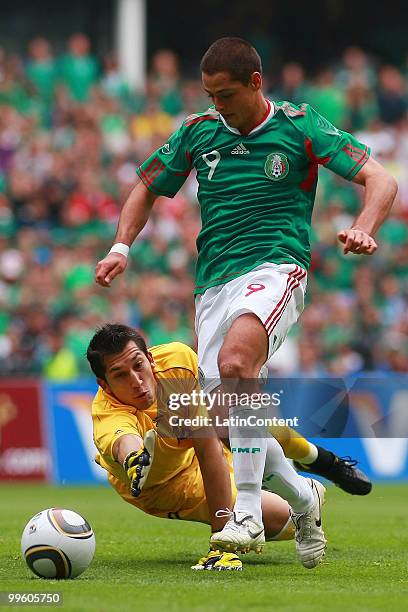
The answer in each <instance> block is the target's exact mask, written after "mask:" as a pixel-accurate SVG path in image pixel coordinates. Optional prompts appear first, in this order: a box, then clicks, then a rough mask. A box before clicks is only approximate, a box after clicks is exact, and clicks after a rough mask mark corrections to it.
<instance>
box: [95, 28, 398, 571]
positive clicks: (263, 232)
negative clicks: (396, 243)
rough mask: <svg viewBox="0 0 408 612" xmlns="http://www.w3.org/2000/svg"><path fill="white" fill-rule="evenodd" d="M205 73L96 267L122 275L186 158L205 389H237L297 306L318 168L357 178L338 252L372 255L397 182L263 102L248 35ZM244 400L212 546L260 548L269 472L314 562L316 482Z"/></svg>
mask: <svg viewBox="0 0 408 612" xmlns="http://www.w3.org/2000/svg"><path fill="white" fill-rule="evenodd" d="M201 70H202V78H203V85H204V89H205V90H206V91H207V93H208V95H209V97H210V98H211V100H212V102H213V106H212V107H211V108H210V109H209V110H208V111H207V112H204V113H198V114H196V115H191V116H189V117H188V118H187V119H186V120H185V121H184V122H183V124H182V126H181V128H180V129H179V130H178V131H177V132H175V133H174V134H173V135H172V136H171V137H170V138H169V140H168V142H167V143H165V144H164V145H163V146H162V147H161V148H160V149H159V150H157V151H156V152H155V153H153V154H152V155H151V157H150V158H149V159H147V160H146V161H145V162H144V163H143V164H142V165H141V166H140V168H138V170H137V172H138V175H139V177H140V179H141V180H140V182H139V183H138V184H137V185H136V186H135V188H134V189H133V191H132V192H131V194H130V196H129V198H128V200H127V201H126V203H125V205H124V207H123V210H122V213H121V216H120V220H119V226H118V231H117V234H116V240H115V244H114V246H113V247H112V249H111V251H110V252H109V254H108V255H107V256H106V257H105V258H104V259H103V260H102V261H100V262H99V263H98V264H97V267H96V280H97V282H98V283H99V284H101V285H102V286H110V283H111V282H112V280H113V279H114V278H115V276H117V275H118V274H120V273H121V272H123V271H124V269H125V267H126V257H127V254H128V251H129V247H130V245H131V244H132V243H133V241H134V239H135V238H136V236H137V235H138V234H139V232H140V231H141V229H142V228H143V227H144V225H145V223H146V221H147V219H148V217H149V214H150V211H151V207H152V205H153V203H154V200H155V198H156V197H157V196H159V195H164V196H168V197H173V196H174V195H175V194H176V193H177V191H178V190H179V189H180V187H181V186H182V185H183V183H184V181H185V180H186V178H187V176H188V175H189V173H190V171H191V170H192V169H193V168H194V169H195V170H196V172H197V180H198V185H199V187H198V200H199V202H200V205H201V217H202V229H201V232H200V234H199V236H198V239H197V247H198V261H197V270H196V289H195V295H196V311H197V316H196V331H197V335H198V355H199V365H200V368H201V371H202V374H203V380H204V383H203V386H204V390H205V391H207V392H209V391H211V390H213V389H214V388H215V387H216V385H217V384H219V382H218V381H219V379H221V382H222V385H223V388H224V389H231V380H234V381H238V382H235V383H234V384H235V387H234V389H238V390H240V389H243V388H246V387H245V382H246V381H250V380H255V379H257V377H258V375H259V373H260V371H261V369H262V368H263V366H264V365H265V363H266V362H267V361H268V359H269V358H270V357H271V355H272V354H273V353H274V352H275V351H276V350H277V348H278V347H279V346H280V345H281V343H282V342H283V341H284V339H285V337H286V335H287V333H288V331H289V329H290V328H291V326H292V325H293V324H294V323H295V322H296V320H297V318H298V317H299V315H300V313H301V312H302V309H303V300H304V292H305V289H306V278H307V269H308V266H309V262H310V246H309V236H310V224H311V215H312V209H313V204H314V199H315V193H316V186H317V175H318V166H319V164H320V165H323V166H326V167H327V168H329V169H330V170H332V171H333V172H335V173H336V174H339V175H340V176H342V177H343V178H345V179H347V180H352V181H354V182H356V183H358V184H360V185H363V186H364V187H365V192H364V201H363V207H362V210H361V212H360V213H359V215H358V216H357V218H356V219H355V221H354V223H353V225H352V227H351V228H345V229H344V230H342V231H341V232H339V233H338V236H337V237H338V239H339V241H340V242H341V243H342V244H343V245H344V253H345V254H346V253H348V252H352V253H357V254H361V255H363V254H365V255H371V254H373V253H374V252H375V250H376V249H377V244H376V242H375V239H374V235H375V233H376V231H377V230H378V228H379V227H380V225H381V224H382V222H383V221H384V219H385V218H386V216H387V214H388V212H389V210H390V208H391V206H392V202H393V200H394V197H395V195H396V191H397V186H396V182H395V180H394V179H393V178H392V177H391V176H390V175H389V174H388V173H387V172H386V171H385V169H384V168H382V166H381V165H380V164H378V163H377V162H376V161H374V160H373V159H372V158H371V157H370V151H369V149H368V147H367V146H365V145H364V144H362V143H360V142H358V141H357V140H356V139H355V138H354V137H353V136H352V135H351V134H348V133H346V132H343V131H341V130H338V129H337V128H336V127H334V126H333V125H332V124H331V123H329V122H328V121H327V120H326V119H325V118H324V117H322V116H321V115H319V113H317V112H316V111H315V110H314V109H312V108H311V107H310V106H309V105H307V104H301V105H300V106H295V105H294V104H291V103H290V102H276V101H274V102H271V101H269V100H267V99H266V98H265V97H264V95H263V93H262V68H261V62H260V58H259V55H258V54H257V52H256V50H255V49H254V48H253V47H252V46H251V45H250V44H249V43H248V42H246V41H244V40H242V39H238V38H222V39H219V40H217V41H216V42H215V43H213V44H212V45H211V47H210V48H209V49H208V51H207V52H206V53H205V55H204V57H203V59H202V61H201ZM250 410H251V406H250V405H249V406H248V405H246V404H244V403H240V402H238V405H237V406H233V407H231V409H230V413H231V415H232V416H233V417H238V419H231V423H232V424H231V426H230V429H229V436H230V444H231V448H232V449H233V451H234V450H235V452H233V458H234V473H235V480H236V485H237V489H238V494H237V499H236V503H235V506H234V512H230V513H229V515H228V516H227V518H228V519H229V520H228V521H227V523H226V525H225V527H224V528H223V530H222V531H221V532H219V533H216V534H214V535H213V536H212V538H211V543H212V545H213V546H214V547H217V548H219V549H223V550H231V551H237V550H259V548H261V547H262V544H263V541H264V535H263V526H262V514H261V503H260V502H261V486H262V482H263V484H264V486H267V487H268V488H270V489H271V490H272V491H275V492H277V493H279V494H280V495H281V496H282V497H284V498H285V499H286V500H287V501H288V502H289V504H290V506H291V508H292V516H293V521H294V523H295V526H296V530H297V533H296V540H297V550H298V554H299V557H300V559H301V561H302V563H303V565H304V566H305V567H308V568H311V567H315V566H316V565H317V564H318V563H319V562H320V560H321V559H322V557H323V555H324V551H325V544H326V541H325V538H324V534H323V530H322V526H321V514H320V511H321V505H322V501H323V496H324V487H323V486H322V485H320V483H317V485H316V484H313V485H312V486H310V485H309V481H307V480H306V479H304V478H302V476H300V475H298V474H297V473H296V472H295V470H293V468H292V466H291V465H290V464H289V463H288V462H287V461H286V459H285V457H284V455H283V452H282V449H281V447H280V446H279V444H278V442H277V441H276V440H275V439H274V438H273V437H272V436H270V435H268V434H266V433H265V431H264V430H263V429H262V428H256V427H255V428H251V429H249V428H245V429H242V428H241V427H239V426H237V425H235V424H234V423H235V422H240V418H241V417H243V420H244V419H245V416H248V414H249V411H250ZM258 414H259V412H258ZM241 420H242V419H241ZM244 450H245V451H248V450H249V451H252V452H239V451H244Z"/></svg>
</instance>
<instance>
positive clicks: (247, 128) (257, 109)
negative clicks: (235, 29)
mask: <svg viewBox="0 0 408 612" xmlns="http://www.w3.org/2000/svg"><path fill="white" fill-rule="evenodd" d="M201 71H202V80H203V86H204V89H205V91H206V92H207V93H208V96H209V97H210V98H211V100H212V102H213V104H214V106H215V109H216V110H217V111H218V112H219V113H220V115H221V117H222V119H223V120H224V122H225V123H226V124H227V126H228V127H229V128H233V129H237V130H239V132H240V133H241V134H243V135H247V134H249V133H250V132H251V131H252V129H254V128H255V127H256V126H257V125H260V124H261V123H262V121H263V120H264V119H266V118H267V116H268V112H269V111H268V109H270V106H269V103H268V102H267V101H266V100H265V98H264V96H263V93H262V65H261V59H260V57H259V55H258V53H257V52H256V50H255V49H254V47H252V45H251V44H250V43H249V42H247V41H246V40H243V39H242V38H230V37H229V38H220V39H219V40H216V41H215V42H214V43H213V44H212V45H211V47H210V48H209V49H208V51H207V52H206V53H205V55H204V57H203V59H202V60H201Z"/></svg>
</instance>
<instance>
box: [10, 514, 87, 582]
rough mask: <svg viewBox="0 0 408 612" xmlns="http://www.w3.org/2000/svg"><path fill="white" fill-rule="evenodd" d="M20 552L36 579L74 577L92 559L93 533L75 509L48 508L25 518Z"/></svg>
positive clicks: (82, 570)
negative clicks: (37, 577)
mask: <svg viewBox="0 0 408 612" xmlns="http://www.w3.org/2000/svg"><path fill="white" fill-rule="evenodd" d="M21 552H22V554H23V557H24V558H25V560H26V562H27V565H28V567H29V568H30V570H31V571H32V572H34V574H36V575H37V576H39V577H40V578H76V577H77V576H79V575H80V574H82V572H84V571H85V570H86V568H87V567H88V566H89V565H90V563H91V561H92V559H93V556H94V552H95V535H94V532H93V531H92V527H91V526H90V524H89V523H88V522H87V521H86V520H85V519H84V518H83V516H81V515H80V514H78V513H77V512H73V511H72V510H65V509H64V508H48V509H47V510H43V511H42V512H39V513H38V514H36V515H35V516H33V518H32V519H30V520H29V521H28V523H27V525H26V526H25V528H24V531H23V535H22V537H21Z"/></svg>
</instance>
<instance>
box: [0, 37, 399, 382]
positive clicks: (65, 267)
mask: <svg viewBox="0 0 408 612" xmlns="http://www.w3.org/2000/svg"><path fill="white" fill-rule="evenodd" d="M264 69H265V75H266V89H267V91H269V96H270V97H271V98H272V99H285V100H291V101H293V102H295V103H299V102H304V101H306V102H310V103H311V104H312V105H313V106H315V107H316V108H317V110H318V111H319V112H321V113H322V114H323V115H325V116H326V117H327V118H328V119H329V120H330V121H332V122H333V123H334V124H335V125H336V126H337V127H339V128H343V129H346V130H348V131H352V132H353V133H355V134H356V136H357V138H359V139H360V140H361V141H362V142H364V143H366V144H368V145H369V146H371V149H372V153H373V155H374V156H375V157H376V158H377V159H378V160H379V161H381V162H382V163H383V164H384V165H385V166H386V167H387V168H388V169H389V170H390V171H391V172H392V173H393V175H394V176H395V177H396V178H397V180H398V183H399V195H398V199H397V202H396V204H395V206H394V209H393V212H392V214H391V216H390V217H389V219H388V220H387V221H386V223H385V224H384V226H383V228H382V229H381V231H380V232H379V234H378V242H379V250H378V251H377V253H376V255H375V256H374V257H372V258H367V257H361V256H356V255H350V254H349V255H347V256H343V255H342V252H341V247H340V245H339V244H338V243H337V240H336V233H337V231H339V230H341V229H343V228H345V227H348V226H349V225H350V224H351V223H352V220H353V218H354V216H355V215H356V212H357V210H358V208H359V206H360V198H361V189H360V188H358V187H356V186H355V185H354V184H350V183H348V182H346V181H344V180H342V179H340V178H338V177H336V176H335V175H333V174H332V173H330V172H328V171H326V170H324V169H323V170H321V171H320V182H319V189H318V194H317V200H316V206H315V214H314V230H313V231H314V234H313V257H312V265H311V273H310V276H309V291H308V303H307V305H306V308H305V311H304V313H303V315H302V318H301V324H300V326H297V327H296V329H295V330H293V332H292V333H291V334H290V336H289V338H288V339H287V341H286V342H285V344H284V345H283V347H282V348H281V349H280V351H279V354H278V356H277V358H275V359H274V360H273V361H272V364H271V368H272V370H274V371H276V372H280V373H282V374H294V375H296V374H304V375H310V376H319V375H323V374H326V373H328V374H333V375H336V376H345V375H348V374H353V373H356V372H359V371H364V370H367V371H373V370H377V371H381V372H383V373H384V372H407V371H408V340H407V339H408V335H407V334H408V308H407V306H408V241H407V233H408V232H407V221H408V114H407V110H408V95H407V92H408V69H407V67H406V66H391V65H383V64H382V63H381V62H380V61H379V60H378V58H372V57H369V56H368V55H367V54H366V53H365V52H364V51H363V50H361V49H359V48H348V49H346V50H345V52H344V54H343V56H342V57H340V58H339V60H338V62H337V63H335V64H333V65H330V66H327V67H325V68H324V69H322V70H320V71H318V72H317V73H316V74H307V75H306V74H305V71H304V69H303V67H302V65H301V64H299V63H296V62H291V63H287V64H285V65H283V66H282V69H281V71H280V73H279V74H269V72H268V67H267V66H264ZM208 104H209V100H208V99H207V98H206V96H205V95H204V94H203V91H202V88H201V84H200V81H199V79H198V78H197V79H184V78H183V77H182V75H181V74H180V69H179V64H178V59H177V57H176V56H175V55H174V53H172V52H171V51H169V50H161V51H158V52H157V53H156V54H155V55H154V56H153V57H152V61H151V67H150V71H149V75H148V79H147V84H146V89H145V91H143V92H134V91H131V90H129V88H128V87H127V85H126V83H125V82H124V81H123V79H122V78H121V76H120V73H119V70H118V66H117V63H116V61H115V58H114V56H113V55H111V56H107V57H104V58H98V57H96V56H95V55H94V54H93V52H92V50H91V47H90V43H89V40H88V38H87V37H86V36H85V35H84V34H81V33H79V34H75V35H73V36H72V37H71V38H70V39H69V41H68V42H67V51H66V54H65V55H63V56H58V57H56V56H55V55H54V53H53V49H52V48H51V45H50V43H49V42H48V41H47V40H45V39H43V38H37V39H35V40H33V41H31V43H30V45H29V48H28V51H27V56H25V57H23V56H17V55H11V54H9V53H7V51H6V50H4V49H0V373H1V374H2V375H9V374H17V373H24V374H38V373H41V374H42V375H44V376H45V377H47V378H49V379H53V380H62V379H72V378H75V377H77V376H81V375H88V373H89V372H88V366H87V363H86V360H85V359H84V354H85V351H86V347H87V344H88V341H89V339H90V337H91V335H92V334H93V332H94V330H95V327H96V326H98V325H99V324H102V323H104V322H106V321H121V322H127V323H129V324H131V325H134V326H136V327H138V328H140V329H142V330H143V332H144V334H145V335H146V337H147V340H148V342H149V344H151V345H153V344H159V343H162V342H168V341H172V340H180V341H183V342H186V343H188V344H190V345H191V346H193V347H194V346H195V336H194V331H193V329H194V325H193V323H194V308H193V298H192V294H193V286H194V282H193V275H194V264H195V257H196V247H195V237H196V235H197V233H198V231H199V228H200V218H199V208H198V204H197V200H196V183H195V179H194V176H191V177H189V179H188V180H187V182H186V184H185V186H184V187H183V189H182V190H181V191H180V193H179V194H178V195H177V196H176V197H175V198H174V199H172V200H170V199H166V198H159V199H158V200H157V202H156V204H155V206H154V209H153V213H152V216H151V219H150V220H149V222H148V224H147V226H146V227H145V229H144V230H143V232H142V234H141V236H140V238H139V239H138V241H137V242H136V244H135V245H134V247H133V248H132V249H131V254H130V257H129V260H130V261H129V267H128V270H127V272H126V275H125V276H122V277H120V278H118V279H117V280H115V283H114V286H113V287H112V288H111V289H110V290H106V289H102V288H101V287H98V286H97V285H96V284H95V282H94V266H95V263H96V262H97V261H98V259H100V258H102V257H103V256H104V255H105V254H106V252H107V251H108V250H109V248H110V246H111V243H112V238H113V236H114V233H115V229H116V223H117V220H118V214H119V210H120V206H121V204H122V203H123V201H124V200H125V198H126V196H127V194H128V193H129V191H130V189H131V187H132V185H133V184H134V182H135V178H136V175H135V168H136V166H137V165H138V164H140V163H141V162H142V161H143V160H144V159H145V158H146V157H147V156H148V155H149V154H150V153H151V152H152V151H153V150H154V149H155V148H157V147H158V146H160V145H162V144H163V143H164V142H165V141H166V138H167V136H168V135H169V134H170V133H171V132H172V131H173V130H174V129H176V128H177V127H178V126H179V125H180V123H181V121H182V120H183V118H184V117H185V116H186V115H188V114H190V113H192V112H197V111H199V110H204V109H205V108H206V107H207V106H208Z"/></svg>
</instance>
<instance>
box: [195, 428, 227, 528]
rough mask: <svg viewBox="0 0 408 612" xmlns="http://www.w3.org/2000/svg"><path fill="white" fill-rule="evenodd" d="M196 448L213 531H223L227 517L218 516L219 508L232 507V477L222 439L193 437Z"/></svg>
mask: <svg viewBox="0 0 408 612" xmlns="http://www.w3.org/2000/svg"><path fill="white" fill-rule="evenodd" d="M193 445H194V450H195V452H196V455H197V459H198V463H199V464H200V470H201V475H202V478H203V484H204V490H205V496H206V498H207V504H208V510H209V515H210V520H211V531H212V532H213V533H214V532H216V531H221V529H222V528H223V527H224V525H225V523H226V520H227V519H226V518H225V517H217V516H216V512H217V510H220V509H223V508H232V492H231V478H230V474H229V469H228V464H227V461H226V459H225V455H224V451H223V448H222V444H221V442H220V440H219V439H218V438H217V436H216V434H215V432H214V436H211V437H206V438H193Z"/></svg>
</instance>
